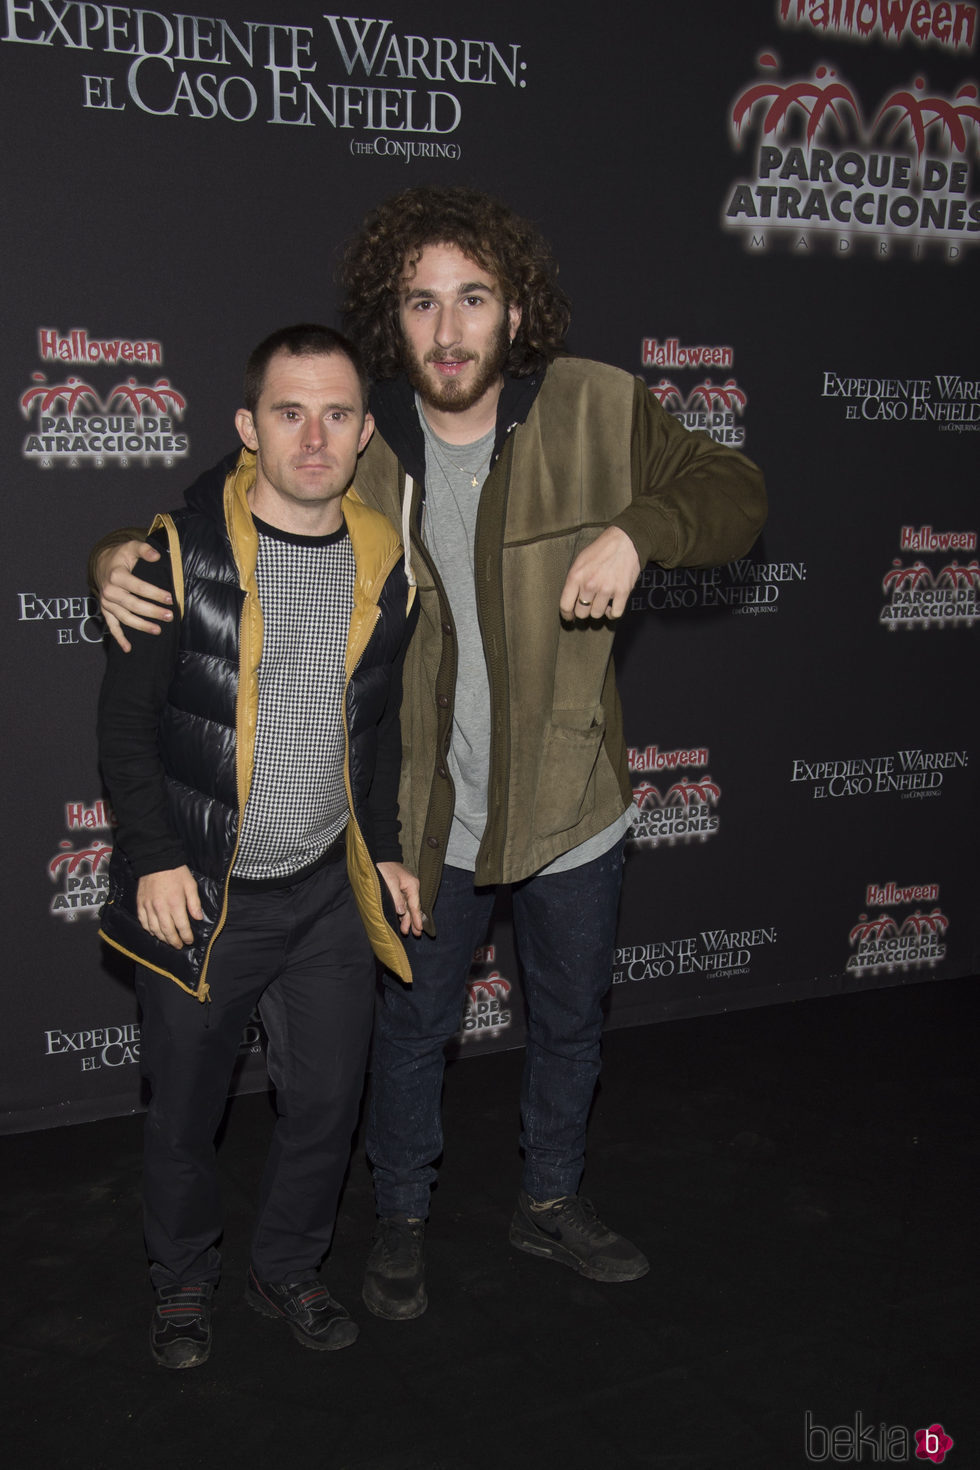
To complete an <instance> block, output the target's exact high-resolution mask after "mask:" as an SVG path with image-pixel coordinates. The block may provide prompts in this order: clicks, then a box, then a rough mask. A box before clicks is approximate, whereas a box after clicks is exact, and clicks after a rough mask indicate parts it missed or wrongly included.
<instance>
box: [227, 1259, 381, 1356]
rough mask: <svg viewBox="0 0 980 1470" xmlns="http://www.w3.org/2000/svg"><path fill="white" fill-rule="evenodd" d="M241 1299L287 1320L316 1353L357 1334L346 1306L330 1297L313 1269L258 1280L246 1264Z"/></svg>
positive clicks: (349, 1340)
mask: <svg viewBox="0 0 980 1470" xmlns="http://www.w3.org/2000/svg"><path fill="white" fill-rule="evenodd" d="M245 1300H246V1301H247V1302H248V1304H249V1306H250V1307H251V1308H252V1310H253V1311H255V1312H261V1314H262V1316H263V1317H280V1318H281V1319H282V1320H283V1321H284V1322H288V1324H289V1330H290V1332H291V1333H292V1334H293V1336H294V1337H295V1339H296V1341H297V1342H300V1343H302V1344H303V1346H304V1347H308V1348H313V1349H314V1350H315V1351H316V1352H319V1353H325V1352H333V1351H334V1350H335V1349H336V1348H345V1347H350V1345H351V1343H352V1342H353V1341H354V1339H355V1338H356V1337H357V1323H356V1322H354V1321H352V1320H351V1317H350V1313H349V1312H348V1311H347V1308H346V1307H342V1306H341V1305H340V1303H339V1302H335V1301H334V1299H333V1297H332V1296H331V1295H330V1293H329V1291H328V1290H327V1288H326V1287H325V1286H324V1285H323V1283H322V1282H321V1281H320V1279H319V1277H318V1276H317V1274H316V1272H315V1271H306V1272H303V1273H302V1274H301V1275H298V1276H293V1277H291V1278H290V1280H289V1281H280V1282H272V1281H261V1280H260V1279H259V1277H258V1276H256V1274H255V1271H254V1270H253V1269H252V1268H251V1267H249V1272H248V1282H247V1284H246V1286H245Z"/></svg>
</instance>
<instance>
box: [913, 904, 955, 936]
mask: <svg viewBox="0 0 980 1470" xmlns="http://www.w3.org/2000/svg"><path fill="white" fill-rule="evenodd" d="M948 928H949V920H948V919H947V917H946V915H945V914H944V913H941V912H940V910H939V909H933V911H932V913H931V914H924V913H922V912H921V910H919V909H916V911H915V913H914V914H909V916H908V918H907V919H906V920H905V923H904V924H903V925H902V933H903V934H945V933H946V930H947V929H948Z"/></svg>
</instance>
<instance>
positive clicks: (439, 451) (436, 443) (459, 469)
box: [432, 434, 493, 490]
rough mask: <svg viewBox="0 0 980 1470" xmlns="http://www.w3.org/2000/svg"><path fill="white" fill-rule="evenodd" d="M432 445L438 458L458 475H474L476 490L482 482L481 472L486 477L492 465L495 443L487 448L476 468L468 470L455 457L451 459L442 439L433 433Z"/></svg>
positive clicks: (473, 485) (471, 481)
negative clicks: (491, 456)
mask: <svg viewBox="0 0 980 1470" xmlns="http://www.w3.org/2000/svg"><path fill="white" fill-rule="evenodd" d="M432 447H433V449H434V450H435V452H436V456H437V458H439V459H441V460H442V461H443V463H444V464H448V465H450V466H451V467H452V468H453V469H454V470H455V471H456V473H457V474H458V475H472V479H471V480H470V484H471V485H472V487H473V489H474V490H475V489H476V488H477V486H478V485H479V483H480V474H481V473H482V474H483V475H484V477H485V476H486V470H487V468H488V467H489V465H490V454H491V452H492V449H493V445H491V446H490V448H489V449H488V450H487V453H486V456H485V458H484V459H482V460H481V461H480V463H479V465H478V466H477V468H476V470H468V469H466V468H464V466H463V465H461V464H457V463H456V461H455V460H454V459H450V458H449V455H448V454H446V453H445V451H444V450H443V447H442V442H441V440H439V439H438V438H437V437H436V435H435V434H433V436H432Z"/></svg>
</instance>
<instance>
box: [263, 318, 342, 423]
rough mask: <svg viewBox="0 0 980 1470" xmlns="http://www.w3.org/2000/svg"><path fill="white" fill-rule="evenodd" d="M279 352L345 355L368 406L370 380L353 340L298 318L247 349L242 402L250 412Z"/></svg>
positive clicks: (301, 355)
mask: <svg viewBox="0 0 980 1470" xmlns="http://www.w3.org/2000/svg"><path fill="white" fill-rule="evenodd" d="M279 352H287V353H288V354H289V356H290V357H332V356H333V355H334V354H335V353H339V355H340V356H341V357H346V358H347V359H348V361H349V362H350V364H351V366H352V367H353V369H354V371H355V372H356V373H357V378H358V382H359V383H360V385H361V395H362V397H363V399H364V407H365V408H367V401H368V393H369V392H370V388H371V384H370V381H369V379H368V375H367V371H366V369H365V367H364V359H363V358H362V356H361V354H360V353H359V352H358V350H357V348H356V347H355V346H354V344H353V342H350V341H348V339H347V338H346V337H345V336H344V335H343V333H342V332H335V331H334V329H333V327H323V326H320V324H319V323H318V322H299V323H297V325H296V326H294V327H280V328H279V330H278V331H277V332H272V333H270V335H269V336H268V337H266V338H264V340H263V341H261V342H260V343H259V345H258V347H253V349H252V351H251V352H250V353H249V357H248V362H247V363H246V364H245V381H244V384H243V387H242V402H243V403H244V405H245V407H246V408H247V409H248V411H249V413H254V412H255V410H256V409H257V408H258V406H259V397H260V396H261V393H262V388H263V386H264V384H265V375H266V371H267V370H268V367H269V363H270V362H271V361H272V359H273V358H274V357H275V356H276V354H277V353H279Z"/></svg>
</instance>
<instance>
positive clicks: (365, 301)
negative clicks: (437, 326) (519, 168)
mask: <svg viewBox="0 0 980 1470" xmlns="http://www.w3.org/2000/svg"><path fill="white" fill-rule="evenodd" d="M427 245H454V246H455V247H456V248H457V249H458V250H462V252H463V254H464V255H468V256H469V257H470V259H471V260H475V261H476V262H477V264H478V265H480V266H482V268H483V269H484V270H486V271H490V272H491V273H492V274H493V275H494V276H495V277H496V279H497V282H498V284H499V286H500V290H501V293H502V294H503V298H504V301H505V302H507V303H508V304H516V305H517V306H519V307H520V308H521V313H522V314H521V325H520V328H519V330H518V332H517V335H516V337H515V338H514V341H513V343H512V344H511V348H510V352H509V354H508V356H507V361H506V370H507V371H508V372H509V373H512V374H513V375H514V376H515V377H526V376H527V375H528V374H529V373H532V372H534V371H535V370H536V369H537V368H539V367H541V366H542V365H543V364H544V363H546V362H551V360H552V359H553V358H554V357H556V356H557V355H558V353H559V352H561V351H562V350H563V344H564V338H565V333H566V332H567V331H568V324H569V321H570V320H571V308H570V306H569V302H568V298H567V297H566V295H565V293H564V291H562V290H561V288H560V286H559V285H558V283H557V280H556V277H557V274H558V268H557V266H556V265H555V262H554V260H553V258H552V255H551V250H550V249H549V247H548V245H547V244H546V242H545V241H544V240H543V239H542V237H541V236H540V235H539V234H538V232H537V230H536V229H535V228H534V226H533V225H530V224H529V223H528V222H527V221H526V220H523V219H521V218H519V216H518V215H516V214H515V213H514V212H513V210H511V209H509V208H508V207H507V205H505V204H501V203H500V202H499V200H496V199H492V198H491V197H490V196H489V195H488V194H481V193H478V192H477V191H476V190H475V189H463V188H456V187H437V186H435V185H421V186H419V187H416V188H412V189H405V190H404V191H403V192H402V193H401V194H396V195H395V197H394V198H393V199H388V200H386V201H385V202H384V203H383V204H380V205H379V206H378V208H377V209H374V210H372V211H371V213H370V214H369V215H368V216H367V218H366V219H365V221H364V224H363V226H362V228H361V230H360V233H359V234H358V235H356V236H355V237H354V239H353V240H352V241H351V242H350V244H349V245H348V247H347V250H346V252H345V254H344V259H343V263H342V265H341V269H340V281H341V285H342V287H343V289H344V292H345V295H346V300H345V303H344V318H345V325H346V328H347V331H348V332H349V334H350V335H351V336H352V337H353V338H354V341H355V342H356V343H357V344H358V346H359V347H360V349H361V353H362V354H363V357H364V360H365V363H366V365H367V369H368V372H369V373H370V374H371V376H372V377H374V378H394V377H397V376H398V374H399V373H400V372H401V371H402V364H403V357H402V342H403V335H402V329H401V325H400V322H399V318H398V300H399V291H400V287H401V281H402V276H403V275H404V272H405V267H406V265H408V266H411V265H413V264H414V263H415V262H416V261H417V260H418V259H419V257H420V255H421V254H422V251H423V250H424V249H425V248H426V246H427Z"/></svg>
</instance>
